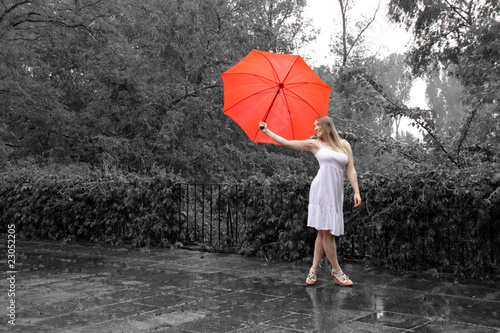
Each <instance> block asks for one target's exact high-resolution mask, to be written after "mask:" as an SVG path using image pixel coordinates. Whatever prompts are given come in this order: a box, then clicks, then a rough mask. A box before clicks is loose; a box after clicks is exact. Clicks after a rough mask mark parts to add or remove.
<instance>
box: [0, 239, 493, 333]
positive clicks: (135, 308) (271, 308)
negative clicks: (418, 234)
mask: <svg viewBox="0 0 500 333" xmlns="http://www.w3.org/2000/svg"><path fill="white" fill-rule="evenodd" d="M2 245H3V246H2V247H3V251H4V253H6V243H4V244H2ZM16 249H17V252H16V259H17V270H18V274H17V281H16V305H17V307H16V326H11V325H8V323H7V320H8V318H7V317H6V316H5V315H3V317H4V318H3V319H2V321H3V322H2V325H1V326H0V327H7V328H8V329H9V331H12V332H85V333H89V332H99V333H101V332H245V333H248V332H357V333H359V332H496V333H500V290H499V289H498V284H497V285H495V284H494V283H491V282H484V281H475V282H474V283H470V282H467V283H466V282H460V283H454V280H453V279H450V280H448V279H447V278H437V279H436V278H431V277H429V276H425V275H418V274H401V273H397V272H390V271H387V270H383V269H372V270H365V269H364V268H363V267H362V266H361V265H358V264H346V265H344V271H345V272H346V273H348V274H349V276H350V277H351V279H352V280H353V281H354V282H355V285H354V286H353V287H351V288H346V287H339V286H336V285H334V283H333V280H332V279H331V276H330V275H329V272H328V270H327V269H326V268H324V269H322V270H321V271H320V273H319V276H318V283H317V284H316V285H314V286H306V285H305V284H304V279H305V276H306V274H307V271H308V265H307V264H300V265H297V264H289V263H280V262H274V263H271V264H268V263H267V262H266V261H265V260H263V259H258V258H246V257H242V256H239V255H228V254H214V253H205V252H197V251H188V250H182V249H151V250H140V249H132V248H129V247H124V246H122V247H104V246H100V245H94V244H87V243H83V244H82V243H77V244H61V243H54V242H45V241H19V240H18V241H17V244H16ZM6 271H7V269H4V272H6ZM5 281H6V280H5V279H4V283H6V282H5ZM5 287H6V286H4V287H3V288H2V289H3V290H6V288H5ZM0 302H1V304H4V305H2V307H3V308H4V309H5V304H7V302H8V299H7V293H6V292H3V293H2V294H1V295H0Z"/></svg>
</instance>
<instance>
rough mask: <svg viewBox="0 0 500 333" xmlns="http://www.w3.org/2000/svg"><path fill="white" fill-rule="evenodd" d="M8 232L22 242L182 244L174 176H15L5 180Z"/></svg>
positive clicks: (1, 186) (1, 215)
mask: <svg viewBox="0 0 500 333" xmlns="http://www.w3.org/2000/svg"><path fill="white" fill-rule="evenodd" d="M0 177H1V178H0V181H1V183H0V220H1V224H0V227H1V230H2V231H3V232H4V231H5V230H6V226H7V225H8V224H10V223H15V224H16V232H17V234H18V235H19V237H26V238H42V239H51V240H88V241H92V242H103V243H112V244H118V243H123V242H126V241H131V242H133V244H134V245H136V246H144V245H150V244H151V245H152V244H162V243H166V242H176V241H178V240H179V239H178V235H179V234H180V233H179V228H180V227H181V226H179V221H177V220H175V219H174V216H173V214H172V209H173V206H174V200H173V197H174V196H175V193H173V191H172V188H173V186H172V185H173V184H174V183H175V182H177V181H179V178H178V177H176V176H175V175H173V174H167V173H163V174H158V175H155V176H150V177H146V176H138V175H135V174H117V173H115V174H110V173H103V172H96V171H95V172H92V171H88V172H83V173H82V172H77V173H73V172H65V171H58V172H52V171H47V170H38V169H23V170H21V171H11V172H8V173H4V174H2V175H1V176H0Z"/></svg>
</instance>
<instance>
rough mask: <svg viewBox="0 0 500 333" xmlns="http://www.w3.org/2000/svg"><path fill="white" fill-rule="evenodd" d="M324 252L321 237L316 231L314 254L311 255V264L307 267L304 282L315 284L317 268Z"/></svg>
mask: <svg viewBox="0 0 500 333" xmlns="http://www.w3.org/2000/svg"><path fill="white" fill-rule="evenodd" d="M324 254H325V250H324V249H323V238H322V237H321V236H320V233H319V231H318V235H317V236H316V242H315V243H314V256H313V264H312V266H311V268H310V269H309V274H308V275H307V278H306V284H315V283H316V280H317V278H318V268H319V263H320V262H321V259H322V258H323V255H324Z"/></svg>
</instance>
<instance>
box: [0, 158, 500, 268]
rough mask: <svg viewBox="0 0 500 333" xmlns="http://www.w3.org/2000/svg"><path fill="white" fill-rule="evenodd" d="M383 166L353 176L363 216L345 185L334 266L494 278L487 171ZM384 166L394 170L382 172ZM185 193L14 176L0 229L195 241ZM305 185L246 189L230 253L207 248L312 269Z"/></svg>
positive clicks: (164, 182)
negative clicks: (354, 262) (341, 261)
mask: <svg viewBox="0 0 500 333" xmlns="http://www.w3.org/2000/svg"><path fill="white" fill-rule="evenodd" d="M384 160H385V163H386V165H385V166H383V165H382V166H380V167H379V168H378V169H376V170H374V171H370V172H363V173H360V174H359V186H360V190H361V193H362V197H363V204H362V206H361V207H359V208H353V200H352V196H353V193H352V189H351V187H350V185H349V183H348V182H347V181H346V182H345V193H346V194H345V202H344V218H345V230H346V234H345V235H344V236H342V237H340V238H339V255H340V256H341V257H342V256H348V257H355V258H364V260H365V262H366V264H370V265H384V266H386V267H391V268H398V269H406V270H422V269H429V268H435V269H437V270H439V271H442V272H449V273H454V274H457V275H467V276H475V277H486V276H490V275H491V274H497V273H498V270H499V268H500V267H499V258H500V251H499V249H500V225H499V224H498V221H500V187H499V186H500V181H499V179H500V176H499V175H498V174H497V175H495V174H494V173H493V172H492V171H491V170H489V169H487V168H479V169H478V168H473V169H472V168H471V169H460V170H449V169H441V170H436V169H434V168H433V167H422V166H417V165H415V164H412V163H408V162H404V161H403V162H401V161H397V159H395V160H392V161H391V160H387V159H384ZM391 163H392V164H393V165H397V168H395V169H392V170H390V172H388V170H389V168H388V165H390V164H391ZM408 170H411V172H410V173H408ZM182 182H183V180H182V179H181V178H179V177H177V176H175V175H173V174H171V173H167V172H165V171H158V172H157V174H156V175H152V176H148V177H146V176H137V175H133V174H123V173H118V172H109V173H107V174H106V173H102V172H96V171H91V170H88V169H86V168H85V167H82V168H80V169H75V168H72V169H66V170H64V169H63V170H59V171H51V172H49V171H42V170H29V169H25V170H20V171H12V172H10V173H8V174H3V175H2V178H1V187H0V199H1V200H0V221H1V225H0V229H1V230H5V229H6V226H7V225H8V224H10V223H16V230H17V232H18V234H19V237H27V238H42V239H52V240H89V241H93V242H103V243H122V242H132V244H134V245H135V246H170V245H171V244H175V243H177V242H182V243H186V242H192V241H196V240H197V238H196V235H194V234H192V232H193V225H192V221H191V222H189V221H188V220H187V219H186V216H187V215H189V216H193V215H194V211H193V208H192V207H191V208H189V211H187V210H186V209H185V208H184V207H179V206H178V204H179V202H180V201H179V196H181V195H182V193H181V192H180V191H179V187H178V186H176V184H178V183H182ZM310 183H311V179H310V178H307V177H302V176H293V175H281V174H276V175H274V176H272V177H264V176H262V175H260V176H251V177H249V178H248V179H247V180H246V181H245V183H244V184H242V185H243V186H242V187H240V189H241V188H244V196H243V193H242V192H239V194H236V195H238V199H237V200H239V201H242V199H243V198H244V199H243V200H244V201H245V204H244V206H245V208H244V209H243V208H240V213H241V214H243V215H244V218H243V219H240V221H242V222H240V225H239V226H238V227H237V229H236V230H238V231H239V235H238V243H235V241H234V237H235V236H234V234H233V233H232V232H231V233H230V232H229V229H228V230H225V231H223V235H222V238H221V241H220V243H218V244H215V246H213V247H212V248H210V247H205V248H206V249H212V250H217V251H221V250H223V251H235V252H237V253H240V254H243V255H257V256H260V257H265V258H266V259H267V260H274V259H281V260H289V261H297V260H303V259H309V260H310V258H311V257H312V254H313V249H314V241H315V234H316V232H315V231H314V230H313V229H312V228H308V227H307V226H306V224H307V223H306V222H307V206H308V196H309V186H310ZM219 196H220V200H221V202H222V203H228V204H230V205H234V202H233V201H234V200H236V199H235V193H234V192H231V191H226V190H223V191H221V192H220V195H219ZM178 212H179V213H180V215H179V214H178ZM243 221H246V222H243ZM198 223H200V222H198ZM188 224H189V225H188ZM200 229H201V226H198V230H200ZM198 232H199V231H198Z"/></svg>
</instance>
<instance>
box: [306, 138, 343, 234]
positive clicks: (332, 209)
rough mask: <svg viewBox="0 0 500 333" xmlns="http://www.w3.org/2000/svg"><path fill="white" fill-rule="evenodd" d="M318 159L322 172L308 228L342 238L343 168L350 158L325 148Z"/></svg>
mask: <svg viewBox="0 0 500 333" xmlns="http://www.w3.org/2000/svg"><path fill="white" fill-rule="evenodd" d="M318 142H319V144H320V146H321V142H320V141H318ZM315 156H316V159H317V160H318V162H319V170H318V174H317V175H316V177H315V178H314V180H313V181H312V183H311V189H310V192H309V212H308V217H307V226H308V227H313V228H316V229H317V230H330V233H331V234H332V235H335V236H340V235H343V234H344V214H343V212H342V207H343V204H344V168H345V166H346V165H347V161H348V158H347V155H345V154H343V153H339V152H336V151H333V150H331V149H328V148H324V147H323V146H321V149H320V150H319V151H318V152H317V153H316V155H315Z"/></svg>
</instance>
